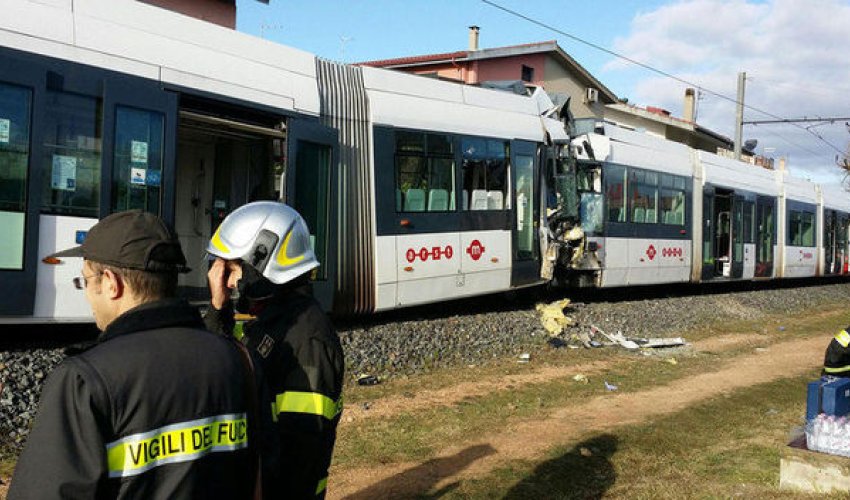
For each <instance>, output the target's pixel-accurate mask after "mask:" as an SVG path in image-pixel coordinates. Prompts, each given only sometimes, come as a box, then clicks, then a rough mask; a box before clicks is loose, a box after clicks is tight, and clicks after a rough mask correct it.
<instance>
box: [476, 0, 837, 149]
mask: <svg viewBox="0 0 850 500" xmlns="http://www.w3.org/2000/svg"><path fill="white" fill-rule="evenodd" d="M481 1H482V2H483V3H485V4H487V5H489V6H491V7H493V8H496V9H499V10H501V11H502V12H505V13H507V14H510V15H512V16H515V17H518V18H520V19H523V20H525V21H528V22H530V23H532V24H536V25H537V26H540V27H541V28H544V29H547V30H549V31H552V32H555V33H558V34H560V35H563V36H565V37H567V38H569V39H571V40H574V41H576V42H579V43H581V44H583V45H587V46H588V47H592V48H594V49H596V50H599V51H602V52H605V53H606V54H609V55H612V56H614V57H616V58H618V59H622V60H624V61H627V62H630V63H632V64H634V65H636V66H640V67H641V68H644V69H647V70H649V71H651V72H653V73H657V74H659V75H661V76H664V77H666V78H670V79H672V80H675V81H677V82H680V83H684V84H685V85H687V86H689V87H694V88H696V89H698V90H701V91H703V92H706V93H708V94H711V95H714V96H717V97H719V98H721V99H724V100H727V101H729V102H732V103H734V104H736V105H737V104H738V100H737V99H735V98H733V97H729V96H727V95H725V94H721V93H720V92H715V91H713V90H711V89H709V88H706V87H703V86H701V85H699V84H696V83H694V82H691V81H688V80H685V79H684V78H680V77H678V76H676V75H673V74H672V73H668V72H666V71H664V70H661V69H658V68H655V67H653V66H650V65H649V64H646V63H644V62H641V61H638V60H636V59H632V58H631V57H628V56H625V55H623V54H620V53H618V52H614V51H613V50H611V49H608V48H606V47H603V46H601V45H598V44H595V43H593V42H589V41H587V40H585V39H583V38H580V37H578V36H576V35H573V34H570V33H567V32H566V31H563V30H560V29H558V28H556V27H554V26H551V25H549V24H546V23H544V22H543V21H540V20H537V19H534V18H532V17H528V16H526V15H525V14H522V13H520V12H517V11H515V10H512V9H509V8H507V7H504V6H502V5H499V4H497V3H496V2H493V1H492V0H481ZM741 104H742V106H743V107H745V108H747V109H750V110H752V111H755V112H757V113H761V114H763V115H767V116H769V117H771V118H775V119H777V120H784V118H782V117H781V116H778V115H775V114H773V113H770V112H768V111H765V110H763V109H759V108H756V107H754V106H750V105H748V104H746V103H741ZM792 125H794V126H795V127H797V128H799V129H801V130H805V131H806V132H808V133H810V134H812V135H813V136H814V137H816V138H817V139H819V140H820V141H821V142H823V143H824V144H826V145H827V146H829V147H831V148H832V149H834V150H836V151H838V153H839V154H844V151H841V150H840V149H838V148H837V147H835V146H834V145H833V144H831V143H830V142H829V141H827V140H826V139H824V138H823V136H821V135H820V134H817V133H815V132H814V131H812V130H809V129H807V128H806V127H803V126H802V125H799V124H793V123H792ZM798 147H799V146H798Z"/></svg>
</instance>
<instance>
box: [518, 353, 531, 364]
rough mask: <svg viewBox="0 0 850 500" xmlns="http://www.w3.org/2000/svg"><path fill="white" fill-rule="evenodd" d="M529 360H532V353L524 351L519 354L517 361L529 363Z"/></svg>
mask: <svg viewBox="0 0 850 500" xmlns="http://www.w3.org/2000/svg"><path fill="white" fill-rule="evenodd" d="M529 361H531V354H529V353H527V352H524V353H522V354H520V355H519V359H518V360H517V363H528V362H529Z"/></svg>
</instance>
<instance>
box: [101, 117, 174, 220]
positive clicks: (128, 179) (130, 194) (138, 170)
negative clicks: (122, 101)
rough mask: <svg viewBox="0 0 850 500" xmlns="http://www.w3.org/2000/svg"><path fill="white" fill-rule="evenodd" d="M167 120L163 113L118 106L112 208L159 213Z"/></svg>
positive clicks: (114, 209) (115, 209)
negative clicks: (164, 130) (164, 126)
mask: <svg viewBox="0 0 850 500" xmlns="http://www.w3.org/2000/svg"><path fill="white" fill-rule="evenodd" d="M164 122H165V117H164V116H163V115H162V114H161V113H156V112H151V111H144V110H140V109H133V108H128V107H124V106H118V107H117V108H116V113H115V152H114V156H113V158H114V161H113V169H114V170H113V176H112V179H113V181H112V189H113V193H114V195H113V202H112V210H113V211H115V212H117V211H121V210H129V209H133V208H140V209H142V210H145V211H147V212H151V213H154V214H159V211H160V192H161V187H160V184H161V179H162V163H163V159H162V155H163V124H164Z"/></svg>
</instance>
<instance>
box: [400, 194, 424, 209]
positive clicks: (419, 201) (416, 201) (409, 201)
mask: <svg viewBox="0 0 850 500" xmlns="http://www.w3.org/2000/svg"><path fill="white" fill-rule="evenodd" d="M404 211H405V212H424V211H425V190H424V189H416V188H410V189H408V190H407V191H406V192H405V193H404Z"/></svg>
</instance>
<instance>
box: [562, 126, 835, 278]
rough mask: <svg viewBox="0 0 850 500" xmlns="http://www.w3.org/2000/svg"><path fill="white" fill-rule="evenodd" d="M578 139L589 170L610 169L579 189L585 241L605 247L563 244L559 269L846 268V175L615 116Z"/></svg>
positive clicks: (741, 274)
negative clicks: (747, 154)
mask: <svg viewBox="0 0 850 500" xmlns="http://www.w3.org/2000/svg"><path fill="white" fill-rule="evenodd" d="M572 143H573V149H574V151H576V153H577V159H578V162H577V172H578V175H579V177H581V176H583V175H587V174H585V173H584V172H592V174H591V175H592V176H597V175H601V177H602V181H601V182H598V183H597V184H598V187H597V188H596V189H591V190H588V191H585V192H581V191H580V196H581V197H582V202H581V205H580V208H581V214H580V218H581V221H582V228H583V230H584V231H583V233H584V235H585V237H586V240H587V241H586V242H585V249H587V248H592V249H595V251H594V252H587V251H584V252H581V251H578V252H577V251H576V246H575V245H573V246H570V245H561V247H562V248H561V251H560V253H559V260H560V262H561V263H562V265H561V266H559V268H558V269H560V276H558V273H557V272H556V276H555V279H558V278H559V277H560V279H561V280H563V281H565V282H567V283H570V284H573V285H579V286H599V287H611V286H630V285H645V284H656V283H676V282H687V281H690V282H694V283H704V282H711V281H732V280H759V279H772V278H804V277H813V276H825V275H844V274H847V273H848V242H847V234H848V222H850V220H848V219H850V194H848V192H847V191H845V190H844V189H842V188H841V187H840V186H820V185H818V184H814V183H811V182H808V181H804V180H801V179H797V178H795V177H791V176H790V175H788V172H787V171H784V170H767V169H764V168H761V167H757V166H753V165H749V164H747V163H742V162H739V161H735V160H731V159H729V158H725V157H722V156H718V155H715V154H711V153H708V152H705V151H696V150H693V149H691V148H689V147H687V146H685V145H682V144H678V143H673V142H670V141H666V140H664V139H661V138H658V137H653V136H650V135H647V134H642V133H638V132H634V131H631V130H626V129H623V128H619V127H616V126H613V125H610V124H603V125H600V126H599V127H597V128H596V130H595V131H594V132H593V133H588V134H584V135H581V136H578V137H576V138H574V139H573V141H572ZM588 144H589V145H590V146H591V147H590V148H588V147H587V145H588ZM589 200H593V202H590V201H589ZM550 224H556V222H555V221H550ZM576 253H583V255H581V258H580V259H575V258H574V255H575V254H576Z"/></svg>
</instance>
